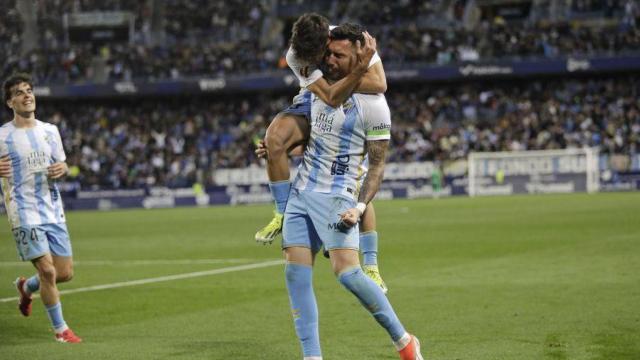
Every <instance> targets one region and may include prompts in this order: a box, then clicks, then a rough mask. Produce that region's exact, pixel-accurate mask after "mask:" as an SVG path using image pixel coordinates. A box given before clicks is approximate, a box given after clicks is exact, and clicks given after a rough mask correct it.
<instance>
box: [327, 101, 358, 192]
mask: <svg viewBox="0 0 640 360" xmlns="http://www.w3.org/2000/svg"><path fill="white" fill-rule="evenodd" d="M354 102H355V101H354ZM357 120H358V110H357V108H356V107H355V106H353V107H351V108H350V109H349V110H347V112H346V113H345V119H344V123H343V124H342V129H340V144H339V147H338V156H341V155H345V154H349V148H350V147H351V137H352V136H353V129H354V128H355V126H356V121H357ZM350 172H351V170H350V171H347V173H346V174H344V175H335V176H334V178H333V179H334V180H333V184H331V193H332V194H340V193H342V189H343V187H344V179H345V177H346V176H349V173H350ZM354 190H355V189H354Z"/></svg>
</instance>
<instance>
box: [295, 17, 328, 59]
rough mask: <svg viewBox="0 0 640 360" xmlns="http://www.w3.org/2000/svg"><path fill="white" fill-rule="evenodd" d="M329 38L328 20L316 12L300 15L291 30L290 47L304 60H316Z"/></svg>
mask: <svg viewBox="0 0 640 360" xmlns="http://www.w3.org/2000/svg"><path fill="white" fill-rule="evenodd" d="M328 38H329V20H328V19H327V18H326V17H324V16H322V15H319V14H316V13H308V14H304V15H302V16H300V17H299V18H298V20H296V22H295V23H294V24H293V29H292V30H291V47H292V48H293V51H295V53H296V56H297V57H298V58H299V59H301V60H303V61H306V62H313V61H317V59H318V57H319V56H320V55H321V54H324V52H325V47H326V44H327V39H328Z"/></svg>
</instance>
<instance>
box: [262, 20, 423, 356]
mask: <svg viewBox="0 0 640 360" xmlns="http://www.w3.org/2000/svg"><path fill="white" fill-rule="evenodd" d="M375 49H376V42H375V39H373V38H372V37H371V36H370V35H369V34H368V33H367V32H366V31H364V29H363V28H362V27H361V26H358V25H354V24H343V25H340V26H338V27H330V26H329V22H328V20H327V19H326V18H324V17H322V16H320V15H317V14H305V15H303V16H301V17H300V18H299V19H298V20H297V21H296V23H295V24H294V26H293V32H292V37H291V47H290V48H289V51H288V52H287V63H288V65H289V67H290V68H291V70H292V71H293V73H294V74H295V75H296V77H297V78H298V80H299V81H300V87H301V90H300V93H299V94H298V95H297V96H296V97H295V98H294V100H293V104H292V105H291V106H290V107H289V108H287V109H285V110H284V111H282V112H281V113H280V114H278V115H277V116H276V117H275V119H274V120H273V122H272V123H271V125H270V126H269V128H268V130H267V134H266V138H265V142H264V143H263V144H260V146H259V148H258V150H256V153H257V154H258V155H260V156H266V157H267V171H268V176H269V181H270V183H269V187H270V189H271V193H272V195H273V197H274V200H275V203H276V211H275V216H274V218H273V220H272V221H271V222H270V223H269V224H268V225H267V226H266V227H265V228H264V229H262V230H260V231H258V233H256V235H255V238H256V240H257V241H258V242H268V243H270V242H272V241H273V239H274V238H275V237H276V236H277V235H278V234H279V233H280V232H282V248H283V251H284V256H285V259H286V268H285V279H286V284H287V291H288V293H289V301H290V304H291V311H292V314H293V319H294V326H295V329H296V334H297V335H298V338H299V341H300V344H301V346H302V352H303V358H304V360H321V359H322V352H321V349H320V339H319V333H318V309H317V304H316V299H315V294H314V291H313V285H312V268H313V263H314V260H315V256H316V254H317V253H318V252H319V251H320V249H321V247H324V249H325V250H326V251H328V254H329V257H330V260H331V266H332V268H333V271H334V273H335V275H336V277H337V278H338V281H339V282H340V283H341V284H342V285H343V286H344V287H345V288H346V289H347V290H349V291H350V292H351V293H353V294H354V295H355V296H356V297H357V298H358V300H359V301H360V302H361V304H362V305H363V306H364V307H365V309H366V310H367V311H369V312H370V313H371V314H372V315H373V317H374V318H375V319H376V321H377V322H378V323H379V324H380V325H381V326H382V327H383V328H384V329H385V330H386V331H387V333H388V334H389V336H390V337H391V340H392V341H393V343H394V345H395V347H396V349H397V350H398V352H399V355H400V358H401V359H403V360H421V359H423V358H422V355H421V354H420V343H419V341H418V339H417V338H416V337H415V336H413V335H411V334H409V333H408V332H407V331H406V330H405V329H404V327H403V326H402V324H401V323H400V320H399V319H398V317H397V316H396V314H395V312H394V310H393V308H392V307H391V304H390V303H389V300H388V299H387V297H386V296H385V293H386V290H387V288H386V286H385V284H384V282H383V281H382V279H381V277H380V274H379V272H378V268H377V262H376V258H377V234H376V232H375V214H374V210H373V206H372V205H371V201H372V200H373V198H374V196H375V194H376V192H377V191H378V189H379V187H380V183H381V182H382V177H383V173H384V164H385V156H386V151H387V148H388V146H389V140H390V137H391V135H390V129H391V115H390V110H389V107H388V105H387V102H386V99H385V97H384V95H382V93H384V92H385V91H386V79H385V75H384V70H383V68H382V63H381V60H380V57H379V56H378V54H377V53H376V51H375ZM320 69H322V70H320ZM300 146H304V147H305V150H304V155H303V159H302V163H301V164H300V165H299V167H298V174H297V176H296V178H295V179H294V181H293V182H290V180H289V176H290V175H289V161H288V153H289V151H291V150H297V149H296V148H299V147H300ZM367 162H368V167H369V168H368V169H367V168H366V165H367ZM361 219H362V221H361V222H360V220H361ZM359 222H360V225H361V226H362V227H363V230H364V231H363V232H362V234H360V232H359V225H358V223H359ZM359 249H360V250H362V252H363V257H364V264H365V265H364V266H363V267H362V268H361V266H360V259H359V254H358V250H359ZM363 269H364V270H365V271H363ZM365 272H366V273H367V274H365ZM367 275H368V276H367Z"/></svg>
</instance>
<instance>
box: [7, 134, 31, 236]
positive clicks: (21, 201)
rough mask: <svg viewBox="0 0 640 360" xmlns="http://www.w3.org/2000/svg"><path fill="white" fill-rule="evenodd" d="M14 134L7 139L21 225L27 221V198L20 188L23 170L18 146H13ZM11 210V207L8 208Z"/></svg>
mask: <svg viewBox="0 0 640 360" xmlns="http://www.w3.org/2000/svg"><path fill="white" fill-rule="evenodd" d="M13 134H14V133H11V135H9V136H8V137H7V140H6V141H5V142H6V144H7V148H8V149H9V156H10V157H11V170H12V171H13V193H14V194H15V195H16V207H17V208H18V218H19V219H20V225H24V224H26V223H27V221H26V218H27V217H26V215H25V213H24V211H22V210H21V209H24V208H25V207H26V206H25V198H24V195H22V190H21V189H20V188H21V187H22V186H21V183H22V172H21V169H20V156H18V153H17V152H16V148H15V147H14V146H13ZM7 210H9V209H7Z"/></svg>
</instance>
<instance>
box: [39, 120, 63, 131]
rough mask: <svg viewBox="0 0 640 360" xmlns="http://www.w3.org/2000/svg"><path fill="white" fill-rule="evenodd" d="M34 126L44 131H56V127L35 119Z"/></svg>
mask: <svg viewBox="0 0 640 360" xmlns="http://www.w3.org/2000/svg"><path fill="white" fill-rule="evenodd" d="M36 124H37V125H36V126H39V127H41V128H43V129H44V130H46V131H58V127H57V126H55V125H54V124H52V123H48V122H45V121H42V120H38V119H36Z"/></svg>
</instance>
